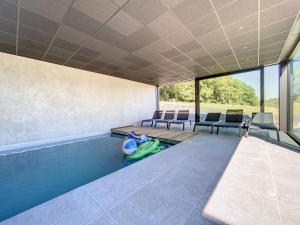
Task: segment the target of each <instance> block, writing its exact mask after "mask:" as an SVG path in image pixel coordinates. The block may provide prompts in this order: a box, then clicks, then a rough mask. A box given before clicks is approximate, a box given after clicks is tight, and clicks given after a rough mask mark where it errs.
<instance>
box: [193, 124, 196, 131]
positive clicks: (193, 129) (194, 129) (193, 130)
mask: <svg viewBox="0 0 300 225" xmlns="http://www.w3.org/2000/svg"><path fill="white" fill-rule="evenodd" d="M195 129H196V124H195V125H194V129H193V132H195Z"/></svg>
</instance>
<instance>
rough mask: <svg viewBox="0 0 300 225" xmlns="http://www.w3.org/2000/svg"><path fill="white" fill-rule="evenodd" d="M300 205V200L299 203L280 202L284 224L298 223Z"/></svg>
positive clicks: (296, 224)
mask: <svg viewBox="0 0 300 225" xmlns="http://www.w3.org/2000/svg"><path fill="white" fill-rule="evenodd" d="M299 207H300V203H299V202H298V204H291V203H287V202H279V211H280V214H281V219H282V224H284V225H298V224H299V221H300V212H299Z"/></svg>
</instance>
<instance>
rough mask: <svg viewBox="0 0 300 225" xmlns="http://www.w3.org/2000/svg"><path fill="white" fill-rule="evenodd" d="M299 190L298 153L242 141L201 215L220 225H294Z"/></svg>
mask: <svg viewBox="0 0 300 225" xmlns="http://www.w3.org/2000/svg"><path fill="white" fill-rule="evenodd" d="M299 190H300V152H299V151H297V150H296V149H287V148H283V147H281V146H279V145H276V144H273V143H269V142H266V141H264V140H261V139H258V138H255V137H249V138H244V139H243V140H242V141H241V143H240V145H239V146H238V148H237V149H236V151H235V153H234V155H233V157H232V159H231V160H230V163H229V165H228V167H227V168H226V170H225V172H224V174H223V176H222V178H221V179H220V181H219V183H218V185H217V187H216V189H215V191H214V194H213V195H212V196H211V197H210V200H209V202H208V204H207V206H206V207H205V210H204V213H205V214H206V215H207V216H208V217H209V218H212V219H214V220H215V221H220V222H222V224H243V225H252V224H256V225H265V224H272V225H277V224H278V225H285V224H287V225H289V224H291V225H292V224H295V225H296V224H299V221H300V213H299V211H297V210H296V209H299V207H300V203H299V202H300V195H299ZM296 221H298V222H296Z"/></svg>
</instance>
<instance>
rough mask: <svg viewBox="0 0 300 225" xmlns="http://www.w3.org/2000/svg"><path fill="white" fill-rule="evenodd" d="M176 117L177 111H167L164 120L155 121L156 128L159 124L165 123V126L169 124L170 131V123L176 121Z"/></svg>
mask: <svg viewBox="0 0 300 225" xmlns="http://www.w3.org/2000/svg"><path fill="white" fill-rule="evenodd" d="M174 116H175V110H167V111H166V112H165V116H164V119H162V120H155V125H154V127H156V124H158V123H165V124H167V128H168V129H169V122H170V121H171V120H173V119H174Z"/></svg>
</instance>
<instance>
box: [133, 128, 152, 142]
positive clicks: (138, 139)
mask: <svg viewBox="0 0 300 225" xmlns="http://www.w3.org/2000/svg"><path fill="white" fill-rule="evenodd" d="M128 138H130V139H133V140H135V141H136V142H137V143H139V144H141V143H144V142H146V141H150V140H151V138H149V137H147V136H146V135H137V134H136V133H134V131H132V132H131V133H130V134H128Z"/></svg>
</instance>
